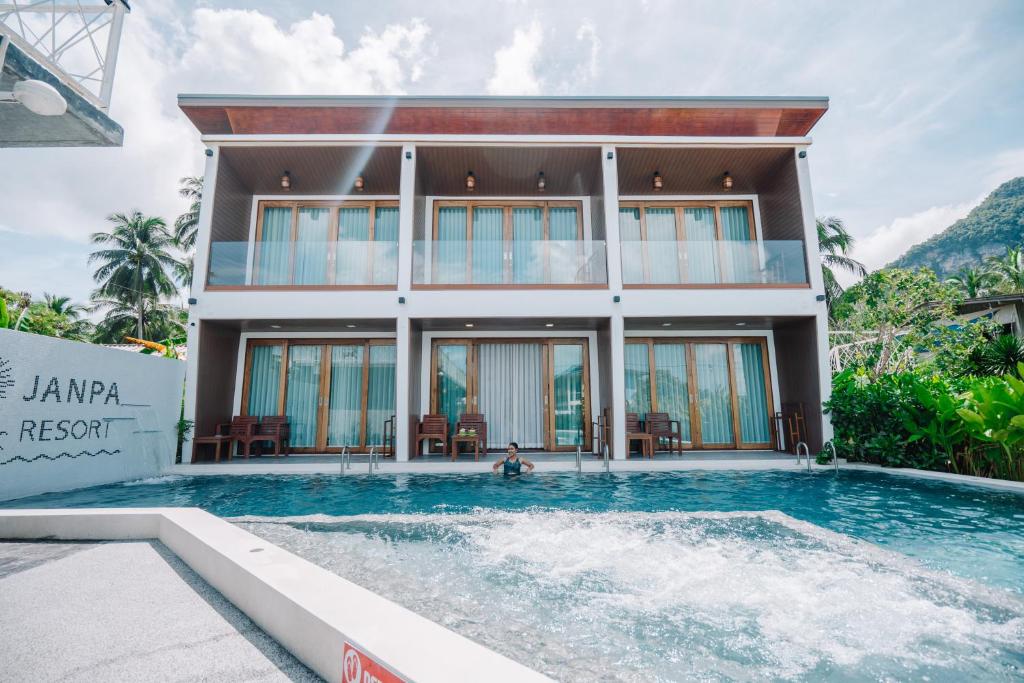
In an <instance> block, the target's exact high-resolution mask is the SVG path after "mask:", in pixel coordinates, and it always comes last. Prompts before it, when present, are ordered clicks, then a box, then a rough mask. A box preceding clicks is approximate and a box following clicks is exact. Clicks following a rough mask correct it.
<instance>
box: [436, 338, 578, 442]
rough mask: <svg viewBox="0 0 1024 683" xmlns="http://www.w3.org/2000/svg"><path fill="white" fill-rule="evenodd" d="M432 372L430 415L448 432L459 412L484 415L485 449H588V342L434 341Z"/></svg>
mask: <svg viewBox="0 0 1024 683" xmlns="http://www.w3.org/2000/svg"><path fill="white" fill-rule="evenodd" d="M432 367H433V373H432V375H433V379H432V385H431V412H433V413H440V414H444V415H446V416H447V417H448V421H449V424H450V425H451V426H452V428H454V426H455V423H456V422H457V421H458V419H459V416H460V415H462V414H463V413H482V414H483V415H484V417H485V418H486V420H487V436H488V447H490V448H502V447H504V446H505V445H506V444H507V443H508V442H509V441H515V442H517V443H518V444H519V445H520V446H521V447H522V448H536V449H541V448H542V449H545V450H572V449H574V448H575V447H576V446H577V445H580V446H587V445H588V444H589V443H590V441H589V439H590V414H589V410H590V409H589V392H590V382H589V378H588V375H589V368H590V365H589V362H588V346H587V341H586V340H585V339H445V340H435V342H434V345H433V357H432Z"/></svg>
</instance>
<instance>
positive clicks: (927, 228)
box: [840, 195, 985, 284]
mask: <svg viewBox="0 0 1024 683" xmlns="http://www.w3.org/2000/svg"><path fill="white" fill-rule="evenodd" d="M984 198H985V197H984V195H983V196H981V197H978V198H977V199H974V200H972V201H968V202H963V203H960V204H948V205H946V206H933V207H931V208H928V209H925V210H924V211H918V212H917V213H915V214H911V215H909V216H901V217H899V218H896V219H894V220H893V221H892V222H891V223H889V224H888V225H882V226H879V227H878V228H875V230H873V231H872V232H871V234H870V235H868V236H867V237H865V238H862V239H860V240H858V241H857V243H856V244H855V245H854V247H853V253H852V254H851V256H853V258H855V259H857V260H859V261H861V262H862V263H863V264H864V265H865V266H867V268H868V270H876V269H878V268H881V267H882V266H884V265H886V264H887V263H890V262H892V261H893V260H894V259H896V258H898V257H899V256H902V255H903V253H904V252H906V250H907V249H909V248H910V247H911V246H913V245H915V244H917V243H919V242H923V241H924V240H926V239H928V238H929V237H931V236H932V235H935V234H937V233H939V232H941V231H942V230H945V229H946V228H948V227H949V226H950V225H952V224H953V223H954V222H956V221H958V220H960V219H961V218H963V217H964V216H966V215H967V214H968V213H969V212H970V210H971V209H973V208H974V207H975V206H977V205H978V203H979V202H981V200H982V199H984ZM840 279H841V280H842V279H843V278H842V277H840ZM844 284H849V282H847V283H844Z"/></svg>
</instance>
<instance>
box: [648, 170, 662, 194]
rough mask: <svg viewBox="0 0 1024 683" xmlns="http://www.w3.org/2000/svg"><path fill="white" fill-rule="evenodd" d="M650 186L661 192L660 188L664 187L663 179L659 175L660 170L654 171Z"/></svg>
mask: <svg viewBox="0 0 1024 683" xmlns="http://www.w3.org/2000/svg"><path fill="white" fill-rule="evenodd" d="M651 187H653V188H654V191H655V192H661V188H663V187H665V179H664V178H662V177H661V171H655V172H654V178H652V179H651Z"/></svg>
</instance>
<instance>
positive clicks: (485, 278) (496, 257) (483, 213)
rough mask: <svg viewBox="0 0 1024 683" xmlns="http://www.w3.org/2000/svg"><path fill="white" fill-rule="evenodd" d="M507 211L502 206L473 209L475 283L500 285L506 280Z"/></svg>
mask: <svg viewBox="0 0 1024 683" xmlns="http://www.w3.org/2000/svg"><path fill="white" fill-rule="evenodd" d="M504 222H505V210H504V209H502V208H501V207H500V206H477V207H473V282H475V283H477V284H498V283H501V282H504V280H505V258H504V255H505V243H504V237H505V235H504Z"/></svg>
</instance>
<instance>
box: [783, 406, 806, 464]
mask: <svg viewBox="0 0 1024 683" xmlns="http://www.w3.org/2000/svg"><path fill="white" fill-rule="evenodd" d="M782 414H783V416H785V420H786V437H787V439H786V440H787V443H786V446H787V447H788V450H789V451H790V452H791V453H796V445H797V444H798V443H800V442H801V441H807V422H806V421H805V420H804V404H803V402H799V403H783V404H782Z"/></svg>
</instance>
